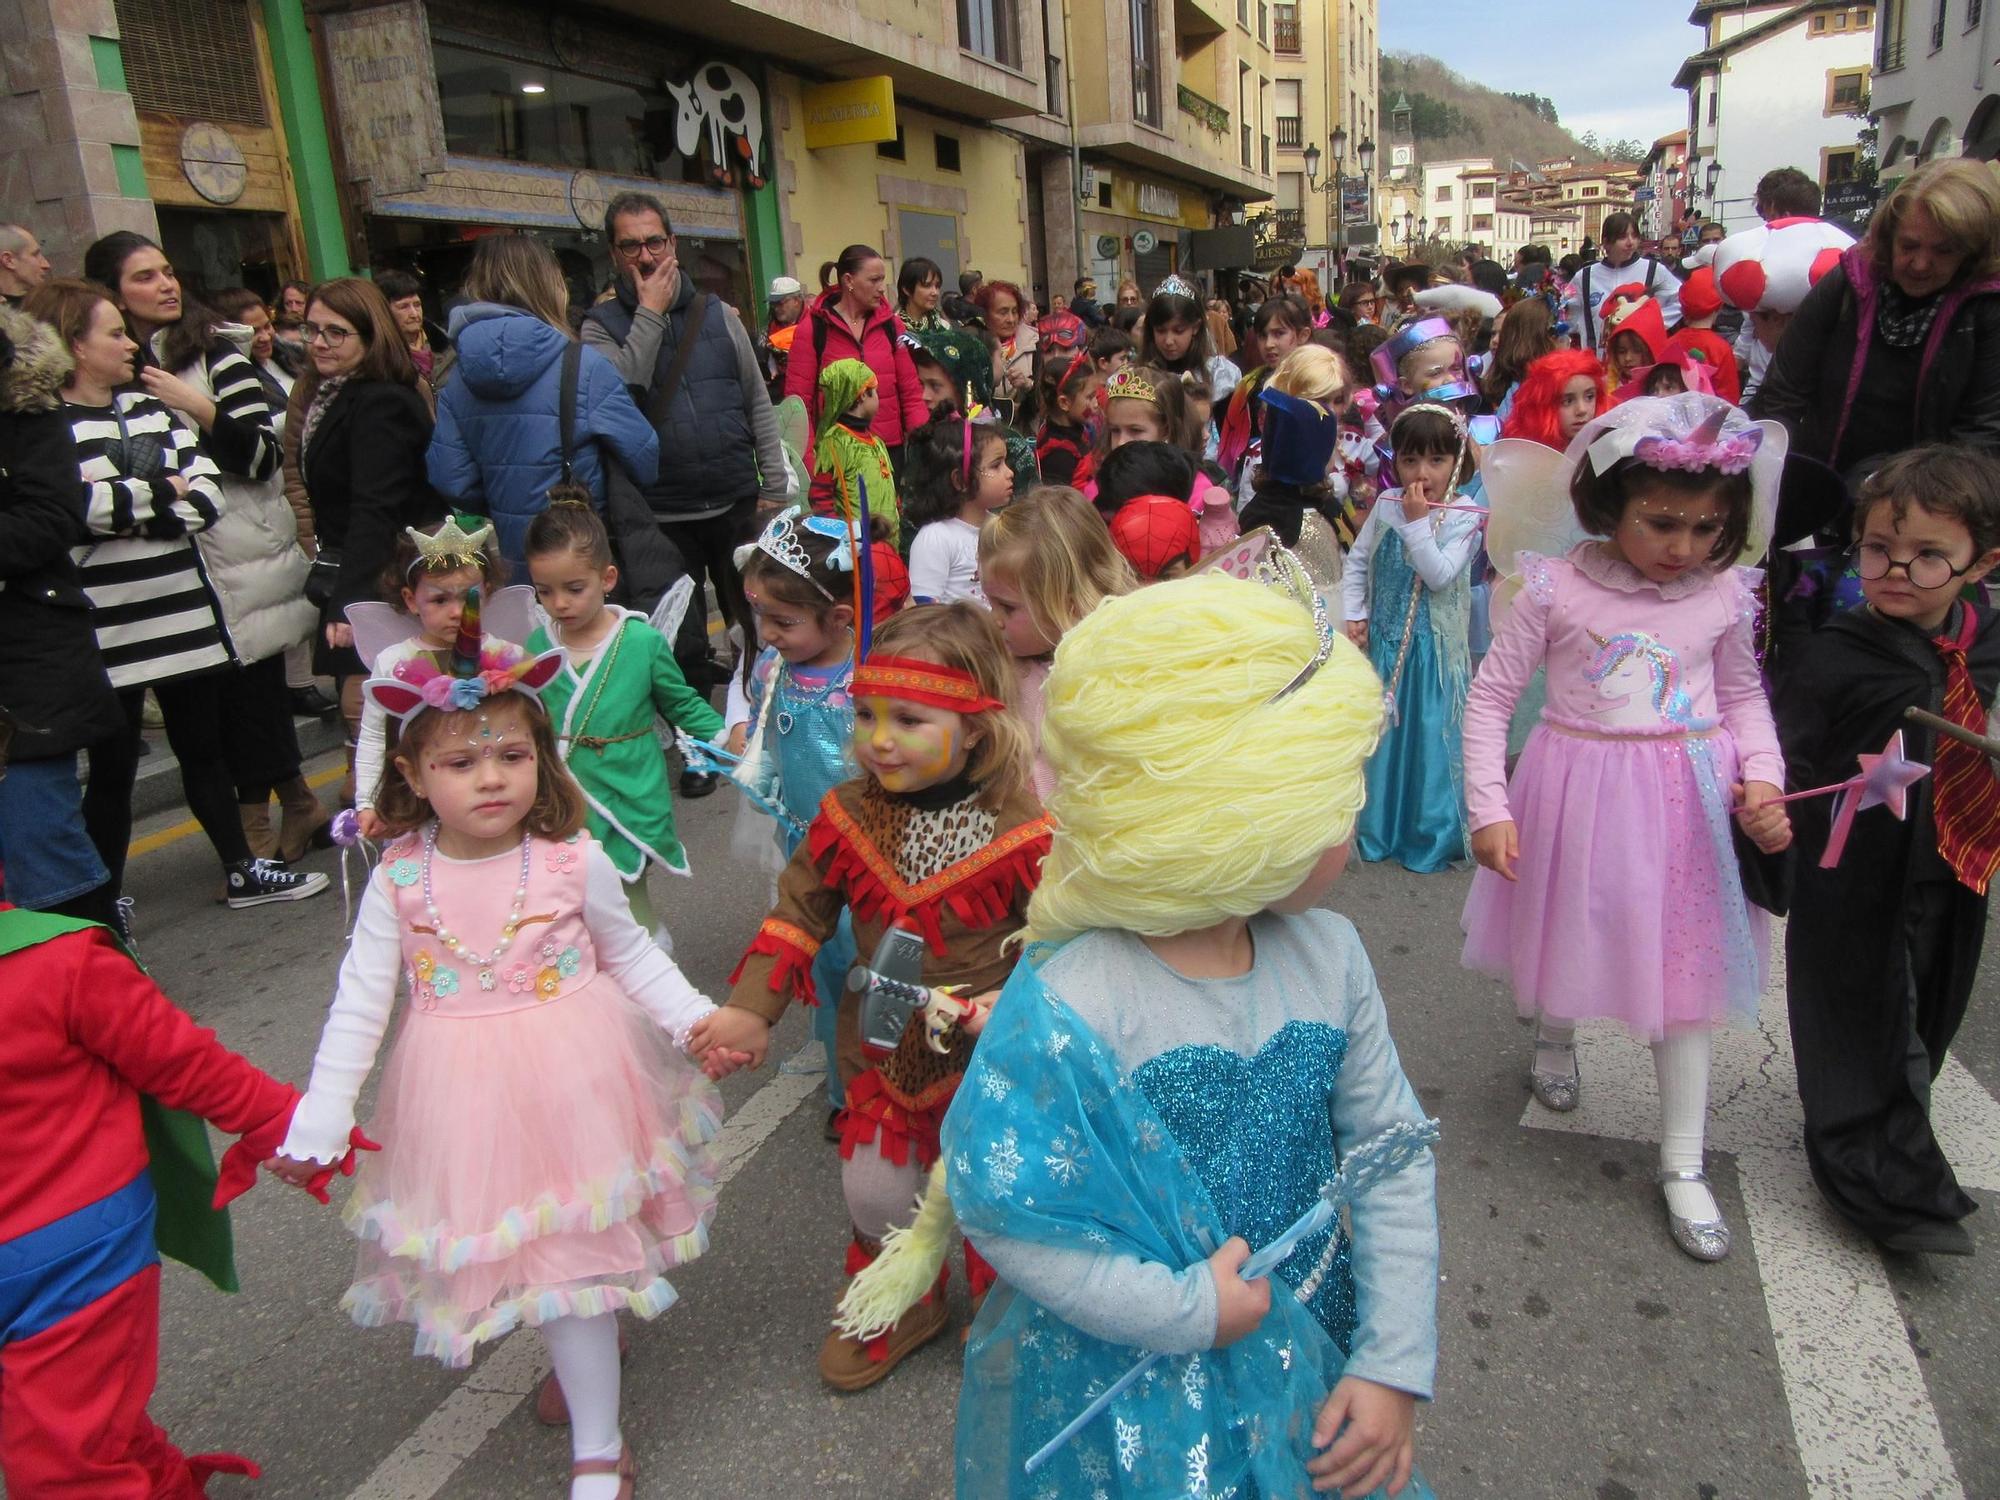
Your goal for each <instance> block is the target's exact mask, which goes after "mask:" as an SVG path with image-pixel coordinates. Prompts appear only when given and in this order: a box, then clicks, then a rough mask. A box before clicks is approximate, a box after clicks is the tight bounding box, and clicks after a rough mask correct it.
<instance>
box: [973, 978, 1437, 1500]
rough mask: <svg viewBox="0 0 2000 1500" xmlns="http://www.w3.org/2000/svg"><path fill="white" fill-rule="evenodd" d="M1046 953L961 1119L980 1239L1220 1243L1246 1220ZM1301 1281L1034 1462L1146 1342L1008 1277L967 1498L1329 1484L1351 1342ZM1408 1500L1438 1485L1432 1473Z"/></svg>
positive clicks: (1115, 1244) (1171, 1363)
mask: <svg viewBox="0 0 2000 1500" xmlns="http://www.w3.org/2000/svg"><path fill="white" fill-rule="evenodd" d="M1037 956H1038V955H1035V954H1032V953H1031V954H1030V955H1029V958H1028V961H1026V962H1023V963H1021V964H1019V965H1017V966H1016V968H1015V970H1014V973H1013V977H1012V978H1011V979H1009V980H1008V982H1007V986H1006V988H1005V989H1004V990H1003V991H1002V992H1001V995H1000V999H999V1001H998V1002H997V1003H996V1004H995V1006H994V1008H993V1012H992V1015H991V1017H990V1018H989V1019H988V1021H987V1023H986V1028H985V1030H984V1031H983V1032H982V1033H981V1034H980V1037H979V1045H978V1048H977V1050H976V1051H975V1052H974V1053H973V1057H972V1066H971V1067H970V1069H968V1071H967V1073H966V1075H965V1081H964V1082H963V1084H961V1086H960V1087H959V1090H958V1093H957V1096H956V1097H955V1098H954V1100H953V1101H952V1106H951V1111H950V1113H949V1114H948V1115H946V1117H945V1121H944V1129H943V1154H944V1159H945V1161H946V1163H947V1169H946V1170H947V1179H946V1180H947V1183H948V1186H949V1189H950V1193H951V1201H952V1205H953V1207H954V1209H955V1210H956V1212H957V1215H958V1220H959V1224H960V1226H961V1227H962V1228H963V1229H964V1231H965V1235H966V1237H967V1238H968V1239H969V1240H971V1241H972V1242H973V1243H974V1244H975V1245H976V1244H978V1242H979V1240H980V1237H981V1236H982V1235H983V1236H989V1237H990V1236H995V1235H999V1236H1005V1237H1008V1238H1012V1239H1017V1240H1025V1241H1029V1242H1032V1243H1034V1244H1037V1245H1046V1246H1050V1247H1053V1248H1057V1249H1062V1250H1068V1251H1073V1252H1075V1253H1077V1254H1079V1255H1090V1256H1112V1255H1116V1256H1135V1257H1137V1258H1139V1259H1140V1260H1143V1261H1152V1262H1155V1263H1158V1264H1161V1265H1166V1266H1171V1267H1174V1268H1175V1269H1177V1270H1178V1269H1181V1268H1184V1267H1187V1266H1192V1265H1196V1264H1198V1263H1200V1262H1202V1261H1205V1260H1206V1259H1207V1258H1208V1256H1209V1255H1210V1253H1211V1252H1212V1251H1213V1250H1214V1249H1215V1248H1216V1247H1218V1246H1220V1245H1221V1244H1222V1242H1223V1241H1224V1240H1226V1239H1228V1238H1229V1230H1228V1228H1227V1227H1226V1226H1225V1224H1224V1223H1223V1221H1222V1218H1221V1215H1220V1214H1219V1213H1218V1212H1217V1210H1216V1208H1215V1205H1214V1203H1213V1202H1212V1201H1211V1199H1210V1197H1209V1194H1208V1192H1207V1190H1206V1189H1205V1188H1204V1187H1203V1186H1202V1183H1201V1179H1200V1178H1199V1177H1198V1176H1197V1175H1196V1173H1195V1170H1194V1168H1193V1166H1192V1165H1191V1164H1190V1162H1189V1161H1188V1159H1187V1158H1186V1156H1185V1155H1184V1154H1183V1153H1182V1151H1181V1149H1180V1147H1179V1146H1178V1145H1177V1144H1176V1143H1175V1140H1174V1137H1173V1135H1172V1133H1171V1132H1169V1131H1168V1129H1167V1127H1166V1126H1165V1124H1164V1123H1163V1122H1162V1121H1161V1119H1160V1116H1159V1115H1158V1113H1157V1112H1156V1111H1155V1110H1154V1109H1153V1107H1152V1105H1151V1104H1150V1103H1149V1102H1148V1100H1147V1099H1146V1096H1145V1095H1144V1093H1142V1092H1141V1091H1140V1089H1139V1088H1138V1087H1137V1086H1136V1085H1135V1084H1133V1083H1132V1082H1131V1081H1130V1080H1129V1079H1127V1078H1125V1077H1122V1076H1121V1075H1120V1074H1119V1071H1118V1067H1117V1063H1116V1061H1115V1060H1114V1057H1113V1054H1112V1052H1111V1050H1110V1048H1109V1047H1107V1046H1105V1045H1104V1044H1103V1043H1102V1042H1100V1041H1099V1039H1098V1038H1097V1036H1096V1034H1095V1033H1094V1032H1093V1031H1092V1030H1091V1028H1090V1026H1089V1025H1088V1024H1087V1023H1086V1022H1085V1021H1084V1020H1083V1019H1082V1018H1081V1017H1080V1016H1078V1015H1077V1014H1076V1012H1075V1011H1073V1010H1072V1009H1070V1007H1069V1006H1068V1005H1066V1004H1064V1003H1063V1002H1062V1000H1060V999H1059V998H1057V996H1056V995H1055V993H1054V991H1052V990H1051V989H1049V987H1048V986H1047V985H1046V984H1044V983H1043V982H1042V980H1041V979H1040V977H1039V976H1038V975H1037V973H1036V963H1035V959H1036V957H1037ZM1043 956H1045V955H1043ZM1251 1248H1252V1249H1256V1248H1259V1247H1257V1246H1255V1245H1253V1246H1252V1247H1251ZM1288 1291H1289V1288H1287V1287H1286V1285H1285V1283H1284V1282H1283V1281H1281V1280H1279V1279H1277V1278H1275V1277H1274V1278H1273V1280H1272V1292H1273V1296H1272V1299H1271V1310H1270V1312H1269V1313H1268V1314H1266V1315H1265V1318H1264V1321H1263V1323H1262V1324H1261V1325H1260V1326H1259V1327H1258V1328H1257V1329H1256V1331H1254V1332H1253V1333H1251V1334H1249V1335H1248V1336H1246V1337H1244V1338H1242V1339H1239V1340H1237V1341H1236V1342H1235V1343H1234V1344H1231V1345H1230V1346H1229V1347H1228V1348H1226V1349H1204V1350H1202V1351H1200V1352H1199V1353H1196V1354H1192V1355H1169V1356H1167V1357H1165V1358H1163V1359H1161V1360H1159V1361H1158V1363H1156V1364H1155V1365H1154V1366H1153V1367H1152V1369H1151V1370H1150V1371H1149V1372H1148V1373H1147V1376H1146V1377H1145V1378H1143V1379H1141V1380H1140V1381H1139V1382H1138V1383H1137V1384H1135V1385H1133V1386H1132V1387H1131V1388H1130V1389H1129V1390H1127V1391H1125V1392H1124V1393H1123V1394H1122V1395H1120V1396H1119V1397H1118V1398H1117V1399H1116V1400H1114V1401H1113V1402H1112V1403H1111V1406H1110V1408H1109V1410H1107V1411H1106V1412H1105V1413H1104V1414H1103V1415H1102V1416H1100V1417H1099V1418H1097V1420H1096V1421H1094V1422H1092V1423H1091V1424H1090V1425H1089V1426H1087V1427H1085V1428H1084V1429H1083V1430H1082V1431H1081V1432H1079V1433H1078V1434H1077V1435H1076V1437H1075V1438H1073V1439H1072V1440H1071V1441H1070V1442H1068V1443H1067V1444H1065V1445H1064V1446H1063V1447H1062V1448H1060V1449H1058V1450H1057V1451H1056V1452H1055V1454H1054V1455H1052V1456H1051V1457H1050V1458H1049V1459H1048V1461H1047V1462H1046V1463H1045V1464H1044V1465H1043V1466H1042V1467H1041V1468H1040V1469H1038V1470H1037V1471H1036V1472H1035V1473H1034V1475H1033V1476H1032V1477H1025V1478H1024V1477H1023V1470H1024V1466H1025V1464H1026V1462H1027V1460H1028V1458H1029V1456H1030V1455H1031V1454H1033V1453H1034V1452H1035V1451H1036V1450H1037V1449H1039V1448H1040V1447H1041V1446H1042V1445H1043V1444H1044V1443H1046V1442H1047V1441H1048V1440H1049V1439H1050V1438H1052V1437H1054V1436H1055V1435H1056V1434H1057V1433H1058V1432H1060V1431H1061V1430H1062V1428H1063V1427H1064V1425H1065V1424H1066V1423H1068V1422H1069V1420H1070V1419H1071V1418H1072V1417H1074V1416H1075V1415H1076V1414H1077V1413H1078V1412H1080V1411H1082V1410H1083V1408H1084V1407H1085V1406H1086V1405H1088V1404H1089V1402H1090V1401H1091V1400H1092V1399H1093V1398H1094V1397H1096V1396H1097V1395H1098V1394H1099V1393H1101V1392H1103V1391H1104V1390H1106V1389H1108V1388H1109V1387H1110V1386H1111V1385H1112V1384H1113V1383H1114V1382H1115V1381H1116V1380H1117V1379H1118V1378H1119V1376H1121V1375H1123V1374H1124V1373H1125V1372H1126V1371H1127V1370H1128V1369H1130V1368H1131V1366H1132V1365H1133V1364H1134V1363H1135V1362H1136V1361H1138V1360H1139V1359H1141V1358H1142V1357H1143V1356H1144V1354H1145V1352H1146V1351H1144V1350H1140V1349H1135V1348H1132V1347H1130V1346H1127V1345H1122V1344H1112V1343H1108V1342H1106V1341H1104V1340H1102V1339H1098V1338H1094V1337H1092V1336H1090V1335H1089V1334H1086V1333H1083V1332H1082V1331H1080V1330H1079V1329H1077V1328H1075V1327H1073V1326H1072V1325H1071V1324H1069V1323H1066V1322H1064V1321H1063V1320H1062V1319H1060V1318H1058V1317H1056V1316H1055V1315H1054V1314H1053V1313H1051V1312H1048V1311H1047V1310H1046V1309H1044V1308H1042V1307H1041V1306H1040V1305H1039V1304H1038V1303H1036V1302H1035V1301H1034V1299H1032V1298H1031V1297H1029V1296H1027V1295H1026V1294H1024V1293H1021V1292H1018V1291H1016V1290H1015V1289H1014V1288H1012V1287H1010V1286H1009V1285H1008V1284H1007V1283H1006V1282H1005V1281H1002V1282H1001V1283H999V1284H998V1285H996V1286H995V1287H994V1288H993V1290H992V1292H991V1294H990V1295H989V1296H988V1297H987V1299H986V1303H985V1306H984V1307H983V1308H982V1309H981V1310H980V1314H979V1318H978V1320H977V1321H976V1322H975V1323H974V1325H973V1328H972V1337H971V1339H970V1341H969V1343H968V1344H967V1347H966V1355H965V1380H964V1384H963V1386H962V1388H961V1391H960V1395H959V1403H958V1430H957V1439H956V1445H955V1446H956V1464H957V1470H958V1473H957V1494H958V1500H989V1497H990V1500H1003V1497H1031V1500H1033V1497H1040V1496H1042V1495H1050V1496H1060V1497H1062V1500H1100V1497H1101V1500H1113V1497H1117V1500H1139V1497H1146V1500H1153V1497H1166V1496H1212V1497H1215V1500H1224V1497H1228V1496H1235V1497H1238V1500H1244V1497H1248V1496H1251V1495H1255V1496H1257V1497H1258V1500H1313V1490H1312V1485H1311V1481H1310V1479H1309V1478H1308V1477H1307V1474H1306V1462H1307V1460H1308V1459H1310V1458H1311V1457H1312V1456H1313V1452H1314V1450H1313V1448H1312V1446H1311V1440H1312V1428H1313V1419H1314V1418H1315V1417H1316V1416H1317V1415H1318V1413H1319V1408H1320V1406H1321V1404H1322V1403H1323V1402H1324V1401H1325V1399H1326V1397H1327V1395H1328V1393H1329V1392H1331V1391H1332V1389H1333V1387H1334V1385H1335V1384H1336V1383H1337V1382H1338V1381H1339V1379H1340V1375H1341V1370H1342V1367H1343V1365H1344V1364H1345V1362H1346V1356H1345V1355H1344V1354H1343V1353H1342V1351H1341V1349H1340V1348H1339V1346H1338V1345H1336V1344H1335V1343H1334V1341H1333V1339H1332V1338H1331V1337H1330V1336H1329V1335H1328V1333H1327V1332H1326V1330H1325V1329H1324V1328H1322V1327H1321V1326H1320V1324H1319V1321H1318V1320H1317V1319H1316V1318H1314V1316H1313V1315H1312V1313H1310V1312H1309V1311H1307V1310H1306V1308H1305V1307H1304V1306H1302V1305H1301V1304H1300V1303H1299V1302H1298V1301H1296V1300H1295V1299H1294V1298H1293V1297H1292V1296H1290V1295H1287V1293H1288ZM1355 1500H1360V1497H1355ZM1398 1500H1435V1497H1434V1496H1433V1494H1432V1492H1431V1490H1430V1488H1429V1487H1428V1486H1427V1485H1425V1483H1424V1482H1423V1480H1422V1479H1421V1478H1419V1477H1418V1476H1416V1475H1414V1474H1413V1475H1412V1476H1411V1479H1410V1482H1409V1484H1408V1485H1407V1486H1405V1487H1404V1489H1403V1491H1402V1494H1401V1495H1400V1496H1399V1497H1398Z"/></svg>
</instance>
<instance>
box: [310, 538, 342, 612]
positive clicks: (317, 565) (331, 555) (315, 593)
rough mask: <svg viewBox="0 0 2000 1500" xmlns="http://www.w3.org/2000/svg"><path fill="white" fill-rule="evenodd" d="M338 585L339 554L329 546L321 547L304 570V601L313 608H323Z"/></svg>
mask: <svg viewBox="0 0 2000 1500" xmlns="http://www.w3.org/2000/svg"><path fill="white" fill-rule="evenodd" d="M339 586H340V554H339V553H338V552H335V551H334V550H333V549H332V548H330V547H322V548H320V549H319V552H318V554H317V555H316V556H315V557H314V558H313V560H312V566H311V567H310V568H308V569H307V570H306V601H307V602H308V603H310V604H312V605H313V606H314V607H315V608H318V609H325V608H326V606H327V604H328V602H329V601H330V600H331V599H332V598H333V593H334V590H335V589H336V588H338V587H339Z"/></svg>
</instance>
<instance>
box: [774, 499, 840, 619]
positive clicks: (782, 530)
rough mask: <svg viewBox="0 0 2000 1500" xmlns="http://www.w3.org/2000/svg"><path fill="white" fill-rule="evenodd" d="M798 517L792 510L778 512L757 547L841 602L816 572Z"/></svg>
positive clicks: (822, 594)
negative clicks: (802, 539) (815, 574)
mask: <svg viewBox="0 0 2000 1500" xmlns="http://www.w3.org/2000/svg"><path fill="white" fill-rule="evenodd" d="M799 532H800V527H799V523H798V519H797V517H795V516H794V515H793V514H792V513H791V512H790V511H786V512H785V513H784V514H783V515H781V516H774V517H773V518H772V520H771V524H770V525H768V526H766V527H765V528H764V534H763V535H762V536H760V537H758V538H757V550H758V551H759V552H761V553H763V554H764V555H765V556H766V557H768V558H771V559H773V560H774V561H775V562H777V563H778V564H779V565H780V566H781V567H784V568H786V569H788V570H790V571H791V572H794V573H796V574H798V575H799V577H801V578H803V579H804V580H805V581H806V582H807V583H809V584H811V585H812V586H813V588H814V589H816V590H817V591H818V592H819V596H820V597H821V598H822V599H824V600H826V602H827V603H829V604H833V603H835V602H837V601H836V600H835V599H834V597H833V595H831V594H829V593H828V592H827V591H826V585H824V584H823V583H821V582H820V581H819V580H818V579H817V578H815V577H813V576H812V554H811V553H809V552H807V551H806V544H805V543H804V542H803V541H801V540H800V537H799Z"/></svg>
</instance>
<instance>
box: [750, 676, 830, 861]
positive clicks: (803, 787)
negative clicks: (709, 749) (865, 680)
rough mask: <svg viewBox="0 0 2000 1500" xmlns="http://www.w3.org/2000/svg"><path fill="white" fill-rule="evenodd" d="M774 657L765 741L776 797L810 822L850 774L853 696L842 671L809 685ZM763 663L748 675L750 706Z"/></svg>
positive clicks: (760, 684)
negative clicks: (773, 689)
mask: <svg viewBox="0 0 2000 1500" xmlns="http://www.w3.org/2000/svg"><path fill="white" fill-rule="evenodd" d="M770 655H771V656H772V658H773V660H772V662H771V664H770V669H769V673H768V675H769V676H770V677H772V678H774V679H775V681H776V683H777V697H776V699H775V701H773V703H772V704H771V716H770V722H769V731H768V732H769V735H770V739H769V745H770V751H771V763H772V767H773V769H774V771H775V773H776V783H777V784H776V787H775V794H776V800H778V801H780V802H782V803H783V804H784V806H785V807H786V808H788V809H789V810H790V811H791V813H792V814H793V816H795V817H796V818H798V819H799V821H800V822H801V823H810V822H811V821H812V819H813V815H814V814H815V813H817V812H818V811H819V805H820V803H821V802H822V801H823V800H825V797H826V794H827V793H828V792H830V791H832V790H833V789H834V788H835V787H836V786H838V785H840V783H841V782H843V781H846V780H847V779H848V778H849V777H851V776H852V775H853V774H854V767H853V766H852V764H850V762H849V758H848V746H849V744H850V742H851V741H852V740H853V738H854V700H853V699H852V698H850V697H849V696H848V691H847V679H848V673H847V672H846V671H845V670H843V671H841V672H839V673H837V674H834V675H831V676H829V677H828V678H826V679H825V680H824V681H823V682H822V683H821V684H819V685H816V686H808V685H807V684H806V683H805V682H802V681H801V680H800V679H799V678H798V676H797V675H796V674H794V673H793V672H792V671H791V669H790V668H788V667H787V666H785V664H784V663H783V662H782V661H778V660H776V655H777V654H776V653H775V652H771V653H770ZM766 675H767V672H766V667H765V664H764V663H762V662H760V663H759V664H758V667H757V671H756V673H755V675H754V676H753V677H752V678H751V680H750V702H751V706H752V708H753V710H755V709H758V708H760V707H761V704H762V700H763V696H764V693H765V692H766V691H767V690H768V688H769V684H768V683H767V682H766V680H765V678H766ZM802 837H803V835H802V834H797V833H792V832H790V831H789V830H787V832H786V834H785V839H784V842H785V853H786V854H787V855H789V854H790V853H791V852H792V850H793V849H795V848H797V847H798V844H799V841H800V839H801V838H802Z"/></svg>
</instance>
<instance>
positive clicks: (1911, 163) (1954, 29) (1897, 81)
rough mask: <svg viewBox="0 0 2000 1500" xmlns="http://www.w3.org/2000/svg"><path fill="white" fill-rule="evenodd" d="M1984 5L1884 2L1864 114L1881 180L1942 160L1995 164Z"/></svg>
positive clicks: (1996, 72) (1991, 40) (1990, 34)
mask: <svg viewBox="0 0 2000 1500" xmlns="http://www.w3.org/2000/svg"><path fill="white" fill-rule="evenodd" d="M1995 10H1996V7H1994V6H1991V5H1987V4H1985V3H1983V0H1931V4H1929V5H1928V6H1918V5H1912V4H1910V3H1909V0H1883V4H1882V5H1881V8H1880V15H1879V16H1878V17H1877V19H1876V27H1875V59H1874V74H1873V77H1872V80H1871V84H1870V88H1869V90H1868V99H1869V107H1870V109H1871V110H1872V111H1873V112H1874V117H1875V120H1876V123H1877V125H1878V126H1879V128H1880V131H1881V134H1880V136H1879V137H1878V139H1877V149H1878V151H1879V153H1880V154H1879V158H1878V160H1879V162H1880V170H1881V175H1882V177H1883V179H1884V180H1885V181H1887V180H1890V179H1894V178H1898V177H1904V176H1907V175H1908V174H1909V173H1910V172H1911V171H1913V170H1914V169H1916V168H1917V167H1920V166H1922V165H1923V164H1924V163H1925V162H1927V161H1930V160H1932V159H1934V158H1937V157H1942V156H1970V157H1974V158H1976V159H1977V160H1980V161H1993V160H1995V159H1996V158H2000V51H1996V50H1995V49H1996V48H2000V18H1996V16H1995V14H1994V12H1995Z"/></svg>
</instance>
